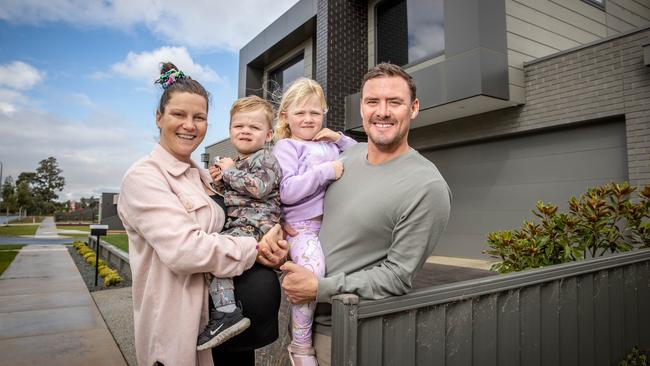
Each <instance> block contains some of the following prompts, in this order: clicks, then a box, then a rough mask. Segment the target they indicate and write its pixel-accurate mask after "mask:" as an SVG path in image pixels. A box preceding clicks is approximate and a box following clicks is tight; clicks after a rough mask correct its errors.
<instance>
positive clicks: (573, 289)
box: [560, 277, 578, 366]
mask: <svg viewBox="0 0 650 366" xmlns="http://www.w3.org/2000/svg"><path fill="white" fill-rule="evenodd" d="M560 286H561V288H560V291H561V292H560V293H561V297H560V361H561V363H560V365H562V366H575V365H577V364H578V286H577V283H576V278H575V277H572V278H567V279H566V280H564V281H562V282H561V283H560Z"/></svg>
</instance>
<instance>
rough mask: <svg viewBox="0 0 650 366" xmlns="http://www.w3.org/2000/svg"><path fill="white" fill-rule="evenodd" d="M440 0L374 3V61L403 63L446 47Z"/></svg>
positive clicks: (411, 61)
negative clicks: (375, 48)
mask: <svg viewBox="0 0 650 366" xmlns="http://www.w3.org/2000/svg"><path fill="white" fill-rule="evenodd" d="M442 6H443V0H386V1H382V2H381V3H379V4H378V5H377V11H376V14H377V23H376V27H377V29H376V30H377V62H392V63H394V64H397V65H406V64H408V63H413V62H417V61H421V60H423V59H425V58H431V57H435V56H438V55H440V54H442V53H443V51H444V49H445V39H444V38H445V37H444V22H443V8H442Z"/></svg>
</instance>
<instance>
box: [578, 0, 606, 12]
mask: <svg viewBox="0 0 650 366" xmlns="http://www.w3.org/2000/svg"><path fill="white" fill-rule="evenodd" d="M605 1H607V0H602V3H601V2H599V1H598V0H582V2H583V3H587V4H589V5H591V6H593V7H596V8H598V9H600V10H602V11H605Z"/></svg>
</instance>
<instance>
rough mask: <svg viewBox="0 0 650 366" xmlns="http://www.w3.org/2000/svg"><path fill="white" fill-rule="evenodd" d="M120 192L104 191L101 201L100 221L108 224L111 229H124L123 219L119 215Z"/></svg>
mask: <svg viewBox="0 0 650 366" xmlns="http://www.w3.org/2000/svg"><path fill="white" fill-rule="evenodd" d="M119 196H120V194H119V193H102V199H101V201H100V203H99V206H100V209H99V222H100V223H101V224H102V225H108V229H109V230H124V225H123V224H122V220H120V217H119V216H118V215H117V199H118V197H119Z"/></svg>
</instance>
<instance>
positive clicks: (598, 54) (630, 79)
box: [409, 29, 650, 185]
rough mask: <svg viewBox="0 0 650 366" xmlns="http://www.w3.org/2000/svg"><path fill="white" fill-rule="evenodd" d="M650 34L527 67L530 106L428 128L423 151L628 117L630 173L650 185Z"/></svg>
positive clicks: (416, 137) (420, 134)
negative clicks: (647, 56) (649, 61)
mask: <svg viewBox="0 0 650 366" xmlns="http://www.w3.org/2000/svg"><path fill="white" fill-rule="evenodd" d="M649 40H650V29H644V30H640V31H637V32H634V33H629V34H627V35H624V36H622V37H619V38H614V39H610V40H607V41H604V42H602V43H597V44H595V45H592V46H589V47H586V48H582V49H578V50H576V51H573V52H569V53H564V54H560V55H558V56H556V57H552V58H548V59H543V60H540V61H537V62H534V63H531V64H528V65H527V66H526V67H525V73H526V100H527V102H526V104H525V105H523V106H518V107H513V108H508V109H504V110H498V111H493V112H488V113H484V114H480V115H475V116H471V117H467V118H461V119H457V120H453V121H447V122H444V123H440V124H436V125H432V126H427V127H422V128H418V129H415V130H413V131H411V132H410V134H409V138H410V143H411V146H413V147H414V148H417V149H427V148H436V147H441V146H445V145H452V144H462V143H465V142H470V141H474V140H482V139H488V138H493V137H497V136H504V135H510V134H517V133H524V132H530V131H534V130H536V129H544V128H550V127H556V126H561V125H570V124H575V123H595V122H597V121H599V120H602V119H604V118H616V117H619V118H624V119H625V124H626V137H627V145H628V154H627V158H628V162H627V163H628V174H629V179H630V183H631V184H633V185H646V184H650V67H646V66H644V65H643V54H642V52H643V51H642V48H641V46H642V45H643V44H646V43H647V42H648V41H649Z"/></svg>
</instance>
